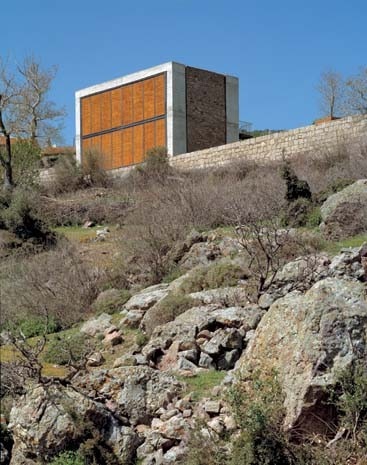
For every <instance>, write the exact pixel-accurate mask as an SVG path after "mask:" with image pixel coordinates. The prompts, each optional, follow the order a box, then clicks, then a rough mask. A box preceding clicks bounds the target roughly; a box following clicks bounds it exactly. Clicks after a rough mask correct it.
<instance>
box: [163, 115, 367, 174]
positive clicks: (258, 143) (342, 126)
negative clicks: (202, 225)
mask: <svg viewBox="0 0 367 465" xmlns="http://www.w3.org/2000/svg"><path fill="white" fill-rule="evenodd" d="M350 143H355V144H360V143H362V144H365V145H366V146H367V116H349V117H347V118H343V119H340V120H336V121H332V122H328V123H324V124H320V125H312V126H305V127H302V128H298V129H292V130H290V131H285V132H278V133H275V134H270V135H268V136H262V137H256V138H253V139H247V140H243V141H239V142H234V143H232V144H227V145H221V146H219V147H212V148H208V149H205V150H200V151H196V152H191V153H186V154H182V155H177V156H175V157H172V158H171V159H170V163H171V165H172V166H174V167H176V168H182V169H191V168H209V167H214V166H219V165H224V164H227V163H231V162H235V161H238V160H253V161H257V162H264V163H266V162H268V161H275V160H281V159H282V157H283V154H284V156H285V157H287V158H291V157H292V156H294V155H297V154H299V153H305V152H310V151H313V152H317V151H319V152H320V156H322V155H323V154H324V153H325V151H327V150H332V149H333V148H334V147H336V146H337V145H340V144H350Z"/></svg>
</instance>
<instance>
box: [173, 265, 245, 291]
mask: <svg viewBox="0 0 367 465" xmlns="http://www.w3.org/2000/svg"><path fill="white" fill-rule="evenodd" d="M248 276H249V274H248V270H245V269H244V268H243V267H241V266H240V265H238V264H236V263H233V262H229V261H220V262H217V263H213V264H212V265H210V266H208V267H200V268H197V269H196V270H195V272H194V273H190V274H189V276H188V277H187V278H186V279H185V280H184V281H183V283H182V284H181V286H180V290H181V291H182V292H184V293H185V294H191V293H192V292H198V291H202V290H206V289H216V288H218V287H231V286H236V285H237V284H238V281H239V280H240V279H242V278H248Z"/></svg>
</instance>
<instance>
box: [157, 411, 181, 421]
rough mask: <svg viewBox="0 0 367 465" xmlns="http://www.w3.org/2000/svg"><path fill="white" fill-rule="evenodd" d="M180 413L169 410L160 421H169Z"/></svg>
mask: <svg viewBox="0 0 367 465" xmlns="http://www.w3.org/2000/svg"><path fill="white" fill-rule="evenodd" d="M178 413H179V411H178V410H177V409H173V410H167V411H166V412H164V413H162V415H161V416H160V419H161V420H162V421H167V420H169V419H170V418H172V417H174V416H175V415H177V414H178Z"/></svg>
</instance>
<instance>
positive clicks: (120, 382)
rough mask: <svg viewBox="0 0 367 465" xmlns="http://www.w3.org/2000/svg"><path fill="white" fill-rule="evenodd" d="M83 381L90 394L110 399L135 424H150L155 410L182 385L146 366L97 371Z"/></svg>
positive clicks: (110, 402)
mask: <svg viewBox="0 0 367 465" xmlns="http://www.w3.org/2000/svg"><path fill="white" fill-rule="evenodd" d="M80 384H81V387H82V388H83V389H84V390H88V391H89V395H90V396H93V395H94V394H95V393H98V394H99V396H102V397H103V398H105V399H106V401H107V400H108V403H109V405H111V408H112V409H113V411H114V412H115V413H117V414H118V416H119V417H124V418H126V419H127V421H128V423H129V424H130V425H133V426H135V425H137V424H149V422H150V421H151V419H152V418H153V416H154V413H155V412H156V411H157V410H158V409H159V408H160V407H163V406H166V405H167V404H168V403H170V402H171V401H172V399H173V398H175V397H176V396H177V395H178V394H179V393H180V392H181V390H182V388H183V385H182V384H181V383H180V382H178V381H177V379H176V378H174V377H173V376H172V375H170V374H168V373H160V372H159V371H157V370H153V369H152V368H149V367H146V366H124V367H119V368H114V369H111V370H96V371H93V372H91V373H89V374H88V375H87V376H85V377H84V378H83V379H81V380H80Z"/></svg>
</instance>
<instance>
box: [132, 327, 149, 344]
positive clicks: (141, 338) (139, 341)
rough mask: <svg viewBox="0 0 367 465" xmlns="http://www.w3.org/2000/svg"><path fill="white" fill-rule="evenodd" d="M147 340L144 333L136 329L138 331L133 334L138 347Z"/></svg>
mask: <svg viewBox="0 0 367 465" xmlns="http://www.w3.org/2000/svg"><path fill="white" fill-rule="evenodd" d="M148 341H149V337H148V336H147V335H146V334H145V333H143V332H142V331H139V330H138V333H137V334H136V336H135V343H136V344H137V345H138V346H139V347H143V346H145V344H147V343H148Z"/></svg>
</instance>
